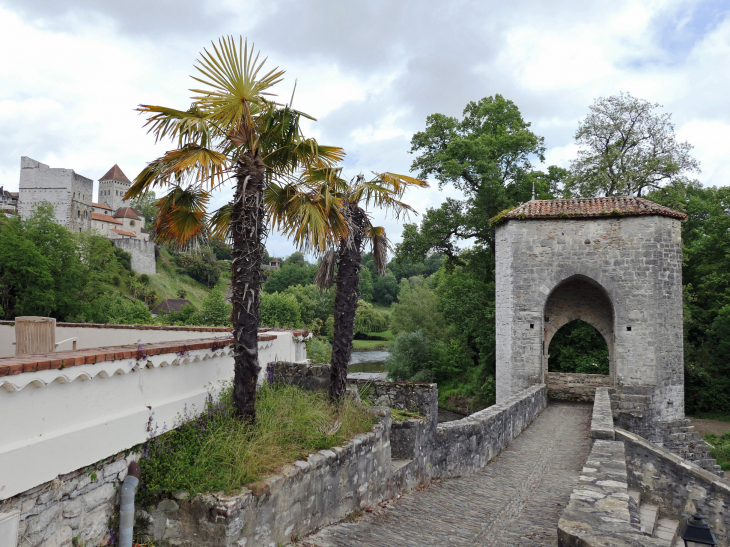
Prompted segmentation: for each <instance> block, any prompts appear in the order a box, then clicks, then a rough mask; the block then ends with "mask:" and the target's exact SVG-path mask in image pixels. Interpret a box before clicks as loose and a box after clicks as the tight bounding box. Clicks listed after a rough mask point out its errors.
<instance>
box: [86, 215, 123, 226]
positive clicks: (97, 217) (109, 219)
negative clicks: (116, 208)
mask: <svg viewBox="0 0 730 547" xmlns="http://www.w3.org/2000/svg"><path fill="white" fill-rule="evenodd" d="M91 220H100V221H101V222H111V223H112V224H119V225H121V224H122V223H121V222H120V221H119V220H117V219H116V218H114V217H111V216H109V215H102V214H101V213H91Z"/></svg>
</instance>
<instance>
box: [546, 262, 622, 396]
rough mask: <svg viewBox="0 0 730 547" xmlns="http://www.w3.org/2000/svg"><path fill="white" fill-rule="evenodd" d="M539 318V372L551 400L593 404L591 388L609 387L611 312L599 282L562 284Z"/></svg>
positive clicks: (576, 280) (584, 279) (583, 280)
mask: <svg viewBox="0 0 730 547" xmlns="http://www.w3.org/2000/svg"><path fill="white" fill-rule="evenodd" d="M544 319H545V322H544V327H545V328H544V338H543V372H544V375H545V382H546V383H547V384H548V394H549V395H550V396H551V397H552V398H557V399H577V400H592V399H593V396H594V393H595V388H596V387H599V386H610V385H612V384H613V378H614V366H613V356H614V311H613V304H612V302H611V299H610V297H609V296H608V293H607V292H606V291H605V290H604V288H603V287H602V286H601V285H600V284H599V283H597V282H596V281H595V280H593V279H590V278H588V277H584V276H574V277H571V278H569V279H566V280H565V281H563V282H562V283H560V284H559V285H558V286H557V287H555V289H553V291H552V293H550V296H549V297H548V299H547V302H546V303H545V318H544ZM576 375H580V376H576ZM585 375H590V376H585Z"/></svg>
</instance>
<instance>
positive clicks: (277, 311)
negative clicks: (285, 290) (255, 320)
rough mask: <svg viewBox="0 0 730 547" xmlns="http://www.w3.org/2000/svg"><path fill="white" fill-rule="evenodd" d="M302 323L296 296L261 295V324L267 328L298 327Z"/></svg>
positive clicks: (279, 294)
mask: <svg viewBox="0 0 730 547" xmlns="http://www.w3.org/2000/svg"><path fill="white" fill-rule="evenodd" d="M301 322H302V318H301V314H300V312H299V303H298V302H297V299H296V298H295V297H294V296H292V295H291V294H281V293H273V294H267V293H264V292H262V293H261V305H260V307H259V324H261V325H262V326H267V327H297V326H299V325H300V324H301Z"/></svg>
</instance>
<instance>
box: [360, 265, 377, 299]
mask: <svg viewBox="0 0 730 547" xmlns="http://www.w3.org/2000/svg"><path fill="white" fill-rule="evenodd" d="M358 290H359V291H360V297H361V298H362V299H363V300H365V301H366V302H372V301H373V290H374V286H373V276H372V274H371V273H370V270H369V269H368V268H362V269H361V270H360V283H359V285H358Z"/></svg>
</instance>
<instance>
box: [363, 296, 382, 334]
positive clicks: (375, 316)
mask: <svg viewBox="0 0 730 547" xmlns="http://www.w3.org/2000/svg"><path fill="white" fill-rule="evenodd" d="M386 330H388V317H387V316H386V315H385V314H383V313H381V312H379V311H378V310H376V309H375V308H374V307H373V305H372V304H370V303H369V302H365V301H364V300H359V301H358V303H357V312H356V313H355V333H356V334H369V333H371V332H383V331H386Z"/></svg>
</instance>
